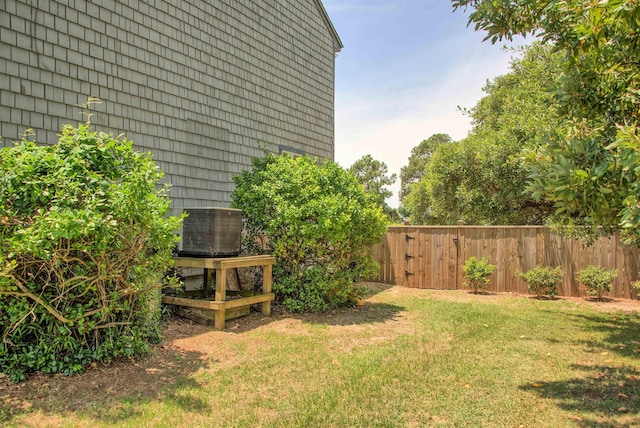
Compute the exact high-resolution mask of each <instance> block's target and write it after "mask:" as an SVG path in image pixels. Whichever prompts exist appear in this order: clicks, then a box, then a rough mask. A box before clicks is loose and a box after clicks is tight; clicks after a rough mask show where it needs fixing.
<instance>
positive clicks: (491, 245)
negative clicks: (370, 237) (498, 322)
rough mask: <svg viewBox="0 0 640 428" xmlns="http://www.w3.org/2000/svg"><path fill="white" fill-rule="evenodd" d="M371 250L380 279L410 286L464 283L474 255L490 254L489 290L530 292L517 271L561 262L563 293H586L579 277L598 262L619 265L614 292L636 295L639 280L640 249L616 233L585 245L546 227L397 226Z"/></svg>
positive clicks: (457, 285)
mask: <svg viewBox="0 0 640 428" xmlns="http://www.w3.org/2000/svg"><path fill="white" fill-rule="evenodd" d="M372 254H373V256H374V259H375V260H376V261H377V262H378V264H379V265H380V272H379V275H378V278H376V280H377V281H380V282H384V283H388V284H396V285H402V286H406V287H415V288H436V289H450V290H454V289H460V288H463V287H464V284H463V271H462V266H463V265H464V262H465V260H467V259H469V258H470V257H472V256H475V257H476V258H482V257H488V258H489V260H490V262H491V263H492V264H494V265H496V267H497V268H496V271H495V272H494V274H493V275H492V276H491V283H490V284H489V285H488V287H486V289H487V290H489V291H501V292H516V293H526V292H527V285H526V283H524V282H523V281H522V280H521V279H520V278H519V277H518V276H517V275H516V273H517V272H519V271H520V272H526V271H527V270H529V269H532V268H534V267H535V266H536V265H542V266H561V267H562V269H563V271H564V280H563V283H562V284H561V285H560V287H559V293H560V295H563V296H585V295H586V293H585V289H584V286H582V285H581V284H579V283H578V282H577V280H576V279H575V276H576V274H577V272H578V271H579V270H580V269H583V268H585V267H587V266H589V265H596V266H601V267H603V268H605V269H617V270H618V278H617V279H616V281H615V282H614V284H613V288H612V291H611V292H610V293H609V297H620V298H635V297H637V293H636V291H635V290H633V289H632V287H631V282H633V281H636V280H638V269H639V267H640V252H639V251H638V248H637V247H635V246H629V245H624V244H622V242H621V240H620V237H619V236H617V235H614V236H603V237H601V238H599V239H598V240H597V241H596V242H595V243H594V244H593V245H592V246H589V247H585V246H584V245H583V243H582V242H581V241H578V240H563V239H562V238H561V237H560V236H558V235H557V234H556V233H554V232H553V231H551V229H550V228H548V227H543V226H392V227H389V228H388V230H387V234H386V235H385V236H384V239H383V242H382V244H380V245H377V246H375V247H374V248H373V249H372Z"/></svg>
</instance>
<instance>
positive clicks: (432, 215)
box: [404, 44, 561, 224]
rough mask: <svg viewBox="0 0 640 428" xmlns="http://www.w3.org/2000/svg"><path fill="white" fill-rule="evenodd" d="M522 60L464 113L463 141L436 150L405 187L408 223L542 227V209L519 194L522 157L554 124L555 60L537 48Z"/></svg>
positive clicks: (490, 84)
mask: <svg viewBox="0 0 640 428" xmlns="http://www.w3.org/2000/svg"><path fill="white" fill-rule="evenodd" d="M521 54H522V56H521V57H519V58H517V59H515V60H514V61H512V64H511V71H510V72H509V73H508V74H506V75H503V76H499V77H497V78H495V79H493V80H492V81H490V82H488V83H487V85H486V86H485V88H484V91H485V93H486V95H485V96H484V97H483V98H482V99H481V100H480V101H479V102H478V104H476V106H474V107H473V108H471V109H470V110H467V111H466V112H467V113H468V114H469V115H470V116H471V117H472V118H473V128H472V131H471V132H470V134H469V135H468V136H467V138H465V139H463V140H461V141H459V142H453V143H449V144H439V145H438V146H437V148H436V150H435V152H434V153H432V154H431V155H430V157H429V161H428V162H426V163H425V169H424V171H423V172H422V178H421V179H420V180H419V181H418V182H417V183H414V184H411V186H410V187H409V194H408V195H407V197H406V198H405V204H404V205H405V206H406V208H407V210H408V211H409V212H410V213H411V221H412V223H414V224H429V223H440V224H452V223H455V222H456V221H458V220H464V221H465V222H466V223H471V224H541V223H542V222H543V221H544V219H545V217H546V216H547V215H548V214H549V210H550V208H549V204H547V203H545V202H544V201H543V202H539V201H535V200H533V198H532V197H530V196H527V195H525V194H524V191H525V188H526V184H527V175H528V174H529V172H530V171H529V169H528V164H527V162H526V161H525V156H524V154H525V152H526V151H527V150H529V149H533V148H535V147H538V146H539V145H540V144H541V141H542V140H543V138H544V136H545V135H546V133H547V131H548V130H549V129H550V128H552V127H553V125H557V123H558V115H557V112H556V109H555V105H554V103H553V96H552V94H551V93H550V91H551V90H553V89H555V88H557V86H558V85H559V83H558V82H559V73H558V69H559V66H560V65H559V64H560V61H561V58H560V57H559V56H558V55H557V54H553V53H552V52H551V49H550V48H549V46H545V45H541V44H535V45H533V46H531V47H529V48H527V49H525V50H524V51H523V52H521ZM555 129H558V127H557V126H556V127H555Z"/></svg>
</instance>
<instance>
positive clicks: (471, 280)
mask: <svg viewBox="0 0 640 428" xmlns="http://www.w3.org/2000/svg"><path fill="white" fill-rule="evenodd" d="M495 270H496V266H495V265H492V264H491V263H489V258H488V257H484V258H482V259H480V260H478V259H476V258H475V257H471V258H470V259H468V260H466V261H465V262H464V266H463V267H462V271H463V272H464V282H465V285H467V286H468V287H471V288H473V292H474V293H477V292H478V290H481V289H482V288H483V287H484V285H485V284H488V283H489V282H490V279H489V277H490V276H491V274H492V273H493V271H495Z"/></svg>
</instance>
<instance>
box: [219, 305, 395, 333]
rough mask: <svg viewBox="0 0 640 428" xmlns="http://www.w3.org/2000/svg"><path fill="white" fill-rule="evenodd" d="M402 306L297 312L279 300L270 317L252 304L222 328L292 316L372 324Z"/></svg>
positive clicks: (332, 323) (312, 320) (328, 322)
mask: <svg viewBox="0 0 640 428" xmlns="http://www.w3.org/2000/svg"><path fill="white" fill-rule="evenodd" d="M404 310H405V308H404V307H401V306H397V305H391V304H388V303H371V302H366V301H365V302H362V303H361V304H359V305H358V306H355V307H353V308H340V309H331V310H328V311H324V312H318V313H297V312H290V311H288V310H286V309H285V308H284V307H283V306H281V305H279V304H274V305H273V309H272V315H271V316H270V317H267V316H264V315H261V314H260V313H256V312H259V308H254V311H255V312H254V313H252V314H251V315H250V316H248V317H243V318H237V319H234V320H229V321H227V323H226V328H225V331H228V332H231V333H245V332H247V331H251V330H254V329H256V328H259V327H262V326H266V325H269V324H271V323H273V322H275V321H278V320H281V319H295V320H300V321H302V322H304V323H309V324H324V325H330V326H346V325H359V324H375V323H382V322H386V321H392V320H394V319H396V317H397V316H398V314H399V313H400V312H402V311H404Z"/></svg>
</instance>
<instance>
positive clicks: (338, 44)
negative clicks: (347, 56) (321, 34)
mask: <svg viewBox="0 0 640 428" xmlns="http://www.w3.org/2000/svg"><path fill="white" fill-rule="evenodd" d="M313 2H314V3H315V4H316V7H317V8H318V12H320V16H321V17H322V20H323V21H324V24H325V25H326V26H327V29H328V30H329V33H330V34H331V38H332V39H333V51H334V52H336V53H338V52H340V51H341V50H342V48H343V47H344V45H343V44H342V40H340V36H339V35H338V32H337V31H336V28H335V27H334V26H333V23H332V22H331V18H329V14H328V13H327V10H326V9H325V8H324V5H323V4H322V0H313Z"/></svg>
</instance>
